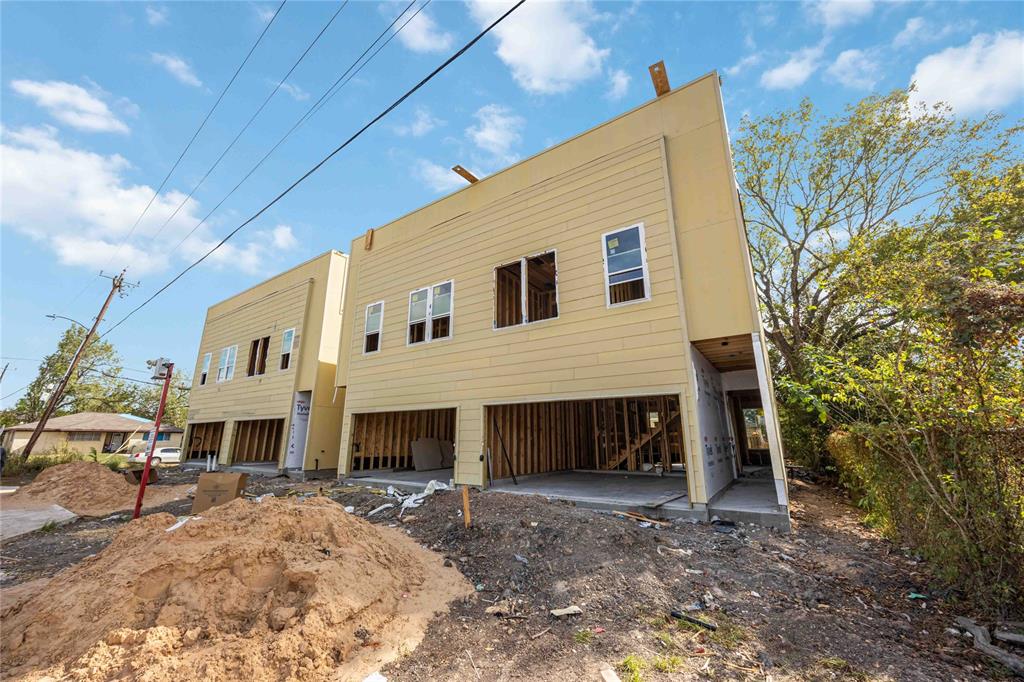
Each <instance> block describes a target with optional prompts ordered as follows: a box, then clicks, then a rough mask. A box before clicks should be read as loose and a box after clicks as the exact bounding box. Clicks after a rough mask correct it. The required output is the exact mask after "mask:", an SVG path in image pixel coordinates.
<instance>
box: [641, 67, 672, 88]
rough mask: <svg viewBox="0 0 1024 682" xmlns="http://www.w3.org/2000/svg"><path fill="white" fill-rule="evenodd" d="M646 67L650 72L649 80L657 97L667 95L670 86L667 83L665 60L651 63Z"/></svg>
mask: <svg viewBox="0 0 1024 682" xmlns="http://www.w3.org/2000/svg"><path fill="white" fill-rule="evenodd" d="M647 69H648V71H650V72H651V82H652V83H653V84H654V91H655V92H656V93H658V97H661V96H662V95H667V94H668V93H669V91H671V90H672V88H671V86H669V84H668V72H667V71H665V62H664V61H660V62H658V63H657V64H651V65H650V66H649V67H647Z"/></svg>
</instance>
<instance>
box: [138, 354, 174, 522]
mask: <svg viewBox="0 0 1024 682" xmlns="http://www.w3.org/2000/svg"><path fill="white" fill-rule="evenodd" d="M173 373H174V363H173V362H172V363H169V364H168V365H167V376H166V377H164V389H163V392H162V393H161V394H160V407H158V408H157V410H156V426H154V427H153V437H152V438H151V439H150V441H149V454H148V455H146V466H144V467H143V468H142V480H141V481H139V496H138V497H136V498H135V513H134V514H132V518H133V519H137V518H139V514H140V513H142V498H143V497H144V496H145V494H146V481H148V480H149V468H150V465H151V463H152V461H153V451H154V450H156V442H157V441H158V440H159V439H160V420H161V419H163V416H164V405H166V404H167V389H168V388H169V387H170V385H171V375H172V374H173Z"/></svg>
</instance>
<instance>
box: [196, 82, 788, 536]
mask: <svg viewBox="0 0 1024 682" xmlns="http://www.w3.org/2000/svg"><path fill="white" fill-rule="evenodd" d="M470 178H471V179H473V180H475V178H472V176H470ZM348 265H349V267H348V281H347V285H346V290H345V304H344V309H345V311H346V313H347V314H346V315H345V317H344V320H343V329H342V341H341V344H340V348H339V352H338V356H337V374H336V379H335V382H334V385H335V387H336V388H337V389H338V391H339V393H344V396H345V402H344V415H343V419H342V426H341V430H340V448H338V447H336V448H335V452H337V450H339V449H340V461H339V463H338V468H339V471H340V473H341V474H342V475H364V476H365V475H373V474H374V472H376V473H377V475H379V476H381V477H384V478H386V477H387V476H391V477H399V476H400V475H401V472H402V470H409V469H415V468H431V469H432V470H431V471H426V472H423V473H424V475H425V476H431V477H434V478H446V476H447V475H450V476H451V477H452V478H454V480H455V481H456V482H457V483H464V484H470V485H476V486H484V485H490V486H494V487H498V488H501V489H508V490H510V491H532V492H541V493H544V492H549V493H553V494H555V493H560V494H565V496H568V497H573V496H575V499H581V500H597V499H600V498H601V497H602V496H603V495H605V496H606V494H608V493H609V491H610V490H612V489H613V488H615V486H620V483H621V484H622V485H621V486H620V487H619V488H618V489H617V490H618V492H614V491H613V493H612V494H611V497H612V498H613V499H616V500H619V502H620V503H626V502H629V500H630V499H633V500H634V501H637V500H639V501H641V502H643V503H642V504H641V503H638V504H636V505H635V506H637V507H645V506H647V507H660V508H662V509H663V510H665V511H674V512H677V513H682V514H691V515H694V516H698V517H700V516H705V517H706V516H707V515H709V514H710V513H712V512H716V513H717V511H716V510H718V509H725V510H728V509H729V508H730V507H729V504H730V500H731V501H732V502H736V503H738V504H740V506H742V505H744V504H745V505H747V508H748V510H754V511H757V512H760V513H763V514H765V515H767V516H768V517H771V518H774V519H775V520H776V521H777V522H778V523H780V524H782V525H787V524H788V512H787V510H788V497H787V489H786V481H785V469H784V465H783V455H782V448H781V444H780V441H779V433H778V424H777V419H776V416H775V410H774V405H773V398H772V384H771V376H770V372H769V368H768V363H767V353H766V348H765V344H764V338H763V334H762V331H761V324H760V317H759V314H758V305H757V300H756V297H755V293H754V287H753V277H752V272H751V265H750V261H749V256H748V251H747V242H746V235H745V232H744V226H743V220H742V215H741V209H740V203H739V200H738V195H737V191H736V182H735V178H734V175H733V166H732V158H731V152H730V148H729V140H728V134H727V128H726V121H725V115H724V110H723V105H722V98H721V91H720V83H719V79H718V76H717V75H716V74H709V75H707V76H704V77H702V78H699V79H697V80H695V81H693V82H691V83H689V84H687V85H685V86H683V87H680V88H677V89H675V90H671V91H669V90H667V88H665V89H663V90H662V94H660V95H659V96H658V97H657V98H656V99H654V100H652V101H651V102H649V103H647V104H644V105H643V106H640V107H638V108H636V109H634V110H633V111H630V112H628V113H626V114H623V115H621V116H619V117H618V118H615V119H613V120H611V121H608V122H606V123H604V124H602V125H599V126H597V127H596V128H594V129H592V130H590V131H587V132H585V133H583V134H581V135H579V136H577V137H575V138H572V139H570V140H568V141H566V142H564V143H562V144H559V145H557V146H554V147H551V148H549V149H547V150H545V151H543V152H542V153H540V154H537V155H536V156H533V157H531V158H529V159H526V160H524V161H522V162H519V163H517V164H516V165H514V166H511V167H510V168H507V169H505V170H503V171H500V172H498V173H495V174H493V175H491V176H489V177H487V178H485V179H483V180H479V181H475V182H472V184H469V185H468V186H467V187H465V188H464V189H462V190H460V191H458V192H455V193H454V194H452V195H450V196H447V197H445V198H443V199H440V200H438V201H436V202H434V203H432V204H429V205H428V206H425V207H423V208H421V209H419V210H417V211H415V212H413V213H410V214H408V215H405V216H403V217H401V218H399V219H397V220H395V221H393V222H391V223H388V224H386V225H383V226H381V227H379V228H377V229H373V230H370V231H368V232H367V233H366V234H365V235H364V236H361V237H359V238H357V239H355V240H354V241H353V242H352V246H351V254H350V258H349V264H348ZM212 313H213V309H211V314H212ZM262 333H263V332H259V334H262ZM253 334H257V332H256V331H255V330H253ZM257 335H258V334H257ZM238 342H245V339H241V340H240V341H239V340H227V339H225V340H218V341H217V342H215V343H213V344H212V345H211V346H210V347H209V349H208V350H207V352H213V353H214V354H216V352H217V349H218V348H219V347H220V346H224V345H228V344H229V343H238ZM204 343H205V341H204ZM200 393H201V389H200ZM749 410H756V411H757V414H758V416H757V418H756V419H750V420H748V419H745V418H744V413H745V411H749ZM219 418H220V417H218V419H219ZM748 422H749V423H750V424H753V423H755V422H756V423H759V424H761V425H763V426H764V429H763V430H764V433H762V434H760V435H759V436H758V438H759V440H756V442H755V440H752V438H753V437H752V436H750V434H747V433H746V430H747V429H748V426H749V424H748ZM748 436H750V437H748ZM225 438H226V437H225ZM417 447H418V448H419V450H420V452H421V453H422V451H423V450H424V448H428V449H429V447H434V448H435V449H436V450H437V451H438V456H437V457H435V458H433V459H430V458H429V457H428V458H426V459H421V458H419V454H418V453H417V452H416V450H417ZM758 448H763V452H761V458H760V459H758V458H756V457H754V455H755V454H756V453H754V452H753V450H756V449H758ZM428 454H429V453H428ZM428 460H429V461H432V462H433V463H432V464H429V465H425V464H423V462H427V461H428ZM421 465H423V466H421ZM449 466H450V469H451V470H450V472H447V471H444V468H445V467H449ZM608 472H611V473H608ZM513 476H514V477H516V480H517V482H518V484H519V485H510V479H511V478H512V477H513ZM520 479H521V480H520ZM755 483H756V484H757V485H756V486H755V485H754V484H755ZM627 484H628V486H630V487H628V488H627V487H622V486H626V485H627ZM752 491H756V494H755V492H752ZM634 494H635V495H634ZM616 495H618V496H619V497H615V496H616ZM629 495H634V497H633V498H630V497H629ZM716 505H717V506H716Z"/></svg>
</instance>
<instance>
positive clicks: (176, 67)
mask: <svg viewBox="0 0 1024 682" xmlns="http://www.w3.org/2000/svg"><path fill="white" fill-rule="evenodd" d="M149 56H150V58H151V59H152V60H153V63H154V64H158V65H160V66H162V67H163V68H164V69H166V70H167V73H169V74H171V75H172V76H174V77H175V78H176V79H178V80H179V81H181V82H182V83H184V84H185V85H191V86H193V87H196V88H199V87H202V85H203V82H202V81H201V80H199V78H198V77H197V76H196V74H195V73H193V71H192V67H191V66H189V65H188V62H186V61H185V60H184V59H182V58H181V57H176V56H174V55H172V54H163V53H160V52H150V53H149Z"/></svg>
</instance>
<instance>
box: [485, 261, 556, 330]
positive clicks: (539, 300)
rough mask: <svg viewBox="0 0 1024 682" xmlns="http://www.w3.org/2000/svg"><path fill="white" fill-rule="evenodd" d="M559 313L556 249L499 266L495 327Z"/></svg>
mask: <svg viewBox="0 0 1024 682" xmlns="http://www.w3.org/2000/svg"><path fill="white" fill-rule="evenodd" d="M555 317H558V273H557V269H556V266H555V252H554V251H548V252H547V253H540V254H537V255H535V256H527V257H525V258H520V259H519V260H518V261H516V262H514V263H508V264H506V265H502V266H500V267H498V268H495V270H494V328H495V329H501V328H502V327H512V326H515V325H518V324H529V323H530V322H539V321H541V320H550V319H552V318H555Z"/></svg>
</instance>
